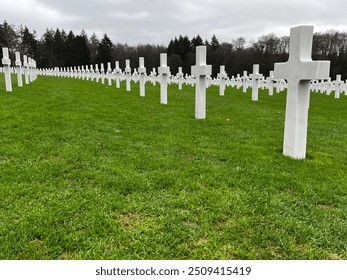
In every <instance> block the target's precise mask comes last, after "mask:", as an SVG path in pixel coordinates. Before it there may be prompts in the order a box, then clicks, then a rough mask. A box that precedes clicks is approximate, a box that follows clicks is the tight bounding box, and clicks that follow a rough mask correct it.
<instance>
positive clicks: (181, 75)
mask: <svg viewBox="0 0 347 280" xmlns="http://www.w3.org/2000/svg"><path fill="white" fill-rule="evenodd" d="M177 78H178V89H179V90H181V89H182V83H183V72H182V67H178V73H177Z"/></svg>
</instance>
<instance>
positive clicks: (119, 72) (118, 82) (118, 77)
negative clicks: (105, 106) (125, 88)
mask: <svg viewBox="0 0 347 280" xmlns="http://www.w3.org/2000/svg"><path fill="white" fill-rule="evenodd" d="M114 70H115V72H116V88H120V74H121V72H122V71H121V69H120V68H119V61H116V68H115V69H114Z"/></svg>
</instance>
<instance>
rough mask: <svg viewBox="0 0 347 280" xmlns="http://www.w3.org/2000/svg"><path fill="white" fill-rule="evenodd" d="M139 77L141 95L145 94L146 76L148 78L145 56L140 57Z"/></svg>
mask: <svg viewBox="0 0 347 280" xmlns="http://www.w3.org/2000/svg"><path fill="white" fill-rule="evenodd" d="M138 71H139V75H140V77H139V79H140V96H145V95H146V92H145V84H146V81H145V78H146V67H145V58H144V57H139V69H138Z"/></svg>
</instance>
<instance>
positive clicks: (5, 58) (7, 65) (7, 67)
mask: <svg viewBox="0 0 347 280" xmlns="http://www.w3.org/2000/svg"><path fill="white" fill-rule="evenodd" d="M1 62H2V65H3V66H4V67H3V71H4V74H5V86H6V91H12V81H11V60H10V56H9V53H8V48H2V61H1Z"/></svg>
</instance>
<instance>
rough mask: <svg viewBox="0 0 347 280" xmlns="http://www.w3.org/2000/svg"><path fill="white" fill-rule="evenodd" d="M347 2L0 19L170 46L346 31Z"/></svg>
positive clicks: (45, 7)
mask: <svg viewBox="0 0 347 280" xmlns="http://www.w3.org/2000/svg"><path fill="white" fill-rule="evenodd" d="M346 11H347V1H345V0H290V1H287V0H243V1H242V0H237V1H236V0H150V1H149V0H98V1H96V0H0V20H1V21H3V20H6V21H7V22H8V23H11V24H15V25H17V26H18V25H20V24H23V25H26V26H27V27H28V28H29V29H30V30H35V31H36V32H37V34H38V35H39V36H41V35H42V33H43V32H44V31H45V29H46V28H47V27H48V28H53V29H56V28H59V29H64V30H65V31H69V30H73V31H74V33H75V34H79V33H80V32H81V30H82V29H84V30H85V31H86V32H87V33H88V35H89V36H90V35H91V34H92V33H93V32H95V33H96V34H97V35H98V37H99V38H100V37H102V35H103V34H104V33H107V34H108V35H109V36H110V38H111V40H112V41H113V42H114V43H116V42H121V43H125V42H127V43H129V44H137V43H155V44H165V45H166V44H168V42H169V41H170V39H171V38H173V37H174V36H177V35H179V34H182V35H188V36H189V37H190V38H191V37H193V36H196V35H197V34H200V36H201V37H202V38H203V39H210V38H211V37H212V35H213V34H216V36H217V38H218V39H219V41H222V42H230V41H231V40H232V39H235V38H237V37H241V36H242V37H245V38H246V39H247V40H250V39H257V38H258V37H259V36H261V35H264V34H269V33H275V34H277V35H289V28H290V27H291V26H296V25H301V24H310V25H314V26H315V31H325V30H327V29H336V30H340V31H347V16H346Z"/></svg>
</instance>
